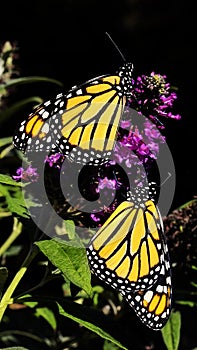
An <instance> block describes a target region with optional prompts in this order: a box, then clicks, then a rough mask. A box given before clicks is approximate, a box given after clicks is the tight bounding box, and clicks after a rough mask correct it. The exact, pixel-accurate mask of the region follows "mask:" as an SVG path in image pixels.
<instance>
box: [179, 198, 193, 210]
mask: <svg viewBox="0 0 197 350" xmlns="http://www.w3.org/2000/svg"><path fill="white" fill-rule="evenodd" d="M196 201H197V199H192V200H191V201H189V202H187V203H184V204H183V205H181V206H180V207H178V208H177V210H180V209H184V208H187V207H188V206H189V205H191V204H193V203H195V202H196Z"/></svg>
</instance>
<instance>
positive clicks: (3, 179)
mask: <svg viewBox="0 0 197 350" xmlns="http://www.w3.org/2000/svg"><path fill="white" fill-rule="evenodd" d="M0 182H1V183H3V184H6V185H11V186H18V187H22V185H21V182H16V181H15V180H13V179H12V178H11V177H10V176H8V175H4V174H0Z"/></svg>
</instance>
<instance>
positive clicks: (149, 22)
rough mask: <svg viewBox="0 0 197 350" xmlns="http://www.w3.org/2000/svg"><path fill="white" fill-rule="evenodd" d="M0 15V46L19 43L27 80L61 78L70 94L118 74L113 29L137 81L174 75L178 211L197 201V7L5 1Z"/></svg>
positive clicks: (48, 91)
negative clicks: (87, 83)
mask: <svg viewBox="0 0 197 350" xmlns="http://www.w3.org/2000/svg"><path fill="white" fill-rule="evenodd" d="M0 11H1V34H0V42H4V41H5V40H9V41H12V42H13V41H16V42H17V44H18V47H19V60H18V65H19V67H20V75H21V76H29V75H41V76H47V77H51V78H55V79H58V80H60V81H61V82H63V84H64V87H65V89H69V88H70V87H71V86H73V85H75V84H79V83H82V82H84V81H86V80H88V79H90V78H93V77H95V76H97V75H103V74H106V73H113V72H115V71H116V69H117V67H118V66H119V65H120V64H122V60H121V57H120V56H119V54H118V52H117V51H116V50H115V49H114V47H113V46H112V44H111V43H110V41H109V40H108V39H107V36H106V35H105V32H106V31H108V32H109V33H110V34H111V36H112V37H113V39H114V40H115V41H116V43H117V44H118V46H119V48H120V49H121V51H122V52H123V54H124V55H125V56H126V58H127V60H128V61H132V62H133V64H134V67H135V72H134V75H135V76H137V75H141V74H150V73H151V72H152V71H155V72H156V73H160V74H165V75H167V79H168V81H169V82H170V83H171V85H173V86H176V87H177V88H178V92H177V93H178V100H177V101H176V103H175V109H174V112H175V114H176V113H179V114H181V115H182V119H181V120H180V121H174V120H171V121H168V122H167V124H166V125H167V126H166V136H167V142H168V145H169V147H170V149H171V152H172V155H173V158H174V163H175V168H176V176H177V179H176V191H175V197H174V201H173V203H172V209H174V208H176V207H177V206H179V205H181V204H183V203H184V202H186V201H188V200H190V199H192V198H193V196H194V195H196V192H195V191H196V187H195V182H196V174H195V173H194V165H195V158H196V156H195V151H196V147H195V145H196V142H195V138H196V118H197V116H196V110H195V106H196V92H195V87H196V82H195V75H196V74H195V73H196V55H195V46H196V37H195V35H196V34H195V33H196V14H195V13H196V12H195V10H194V2H193V1H191V0H189V1H176V0H168V1H158V0H152V1H148V0H121V1H112V0H108V1H107V0H105V1H104V0H100V1H90V0H88V1H87V0H86V1H79V0H78V1H72V0H70V1H69V0H48V1H41V0H40V1H38V0H36V1H15V2H13V3H12V2H11V1H7V2H4V3H3V2H2V3H1V5H0ZM30 89H31V93H33V94H34V95H38V96H39V95H41V96H42V97H43V98H44V99H48V98H50V97H51V96H52V95H54V94H56V92H60V89H59V88H57V87H54V86H52V84H51V85H50V84H49V85H45V84H43V85H42V84H41V85H39V86H37V85H32V86H31V88H30ZM29 91H30V90H29ZM29 91H28V93H29ZM17 118H18V120H20V118H24V116H18V117H15V119H13V123H12V124H11V125H9V126H7V128H4V129H3V130H1V136H7V135H10V133H11V132H13V130H14V126H15V124H16V122H18V120H16V119H17Z"/></svg>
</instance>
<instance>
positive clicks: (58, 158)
mask: <svg viewBox="0 0 197 350" xmlns="http://www.w3.org/2000/svg"><path fill="white" fill-rule="evenodd" d="M64 158H65V157H64V155H63V154H62V153H55V154H51V155H50V156H46V158H45V160H44V162H45V163H48V165H49V166H50V167H56V168H59V169H60V168H61V163H62V162H63V161H64Z"/></svg>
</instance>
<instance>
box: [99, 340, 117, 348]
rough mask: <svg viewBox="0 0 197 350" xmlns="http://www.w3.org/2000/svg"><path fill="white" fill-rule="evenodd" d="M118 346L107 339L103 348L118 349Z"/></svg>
mask: <svg viewBox="0 0 197 350" xmlns="http://www.w3.org/2000/svg"><path fill="white" fill-rule="evenodd" d="M119 349H120V348H119V346H117V345H116V344H114V343H111V342H109V341H108V340H106V341H105V343H104V346H103V350H119Z"/></svg>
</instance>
